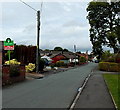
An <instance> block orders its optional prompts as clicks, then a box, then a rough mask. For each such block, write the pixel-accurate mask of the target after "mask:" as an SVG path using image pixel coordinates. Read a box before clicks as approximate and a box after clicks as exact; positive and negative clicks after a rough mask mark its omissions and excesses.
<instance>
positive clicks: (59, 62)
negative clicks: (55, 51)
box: [55, 61, 65, 67]
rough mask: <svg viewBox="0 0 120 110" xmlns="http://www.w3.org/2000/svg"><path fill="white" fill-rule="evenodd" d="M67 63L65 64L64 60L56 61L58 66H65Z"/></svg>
mask: <svg viewBox="0 0 120 110" xmlns="http://www.w3.org/2000/svg"><path fill="white" fill-rule="evenodd" d="M64 65H65V64H64V62H63V61H57V62H56V63H55V66H57V67H61V66H64Z"/></svg>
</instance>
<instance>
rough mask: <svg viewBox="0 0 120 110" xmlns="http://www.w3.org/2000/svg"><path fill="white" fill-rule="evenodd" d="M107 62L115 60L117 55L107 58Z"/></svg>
mask: <svg viewBox="0 0 120 110" xmlns="http://www.w3.org/2000/svg"><path fill="white" fill-rule="evenodd" d="M106 61H107V62H115V56H114V55H113V56H110V57H109V58H107V59H106Z"/></svg>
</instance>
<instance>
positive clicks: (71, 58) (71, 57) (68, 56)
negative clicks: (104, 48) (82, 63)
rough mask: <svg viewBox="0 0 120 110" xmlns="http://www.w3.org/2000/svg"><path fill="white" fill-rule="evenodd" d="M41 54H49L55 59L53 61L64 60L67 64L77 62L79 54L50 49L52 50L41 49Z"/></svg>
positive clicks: (48, 55)
mask: <svg viewBox="0 0 120 110" xmlns="http://www.w3.org/2000/svg"><path fill="white" fill-rule="evenodd" d="M40 55H41V56H42V57H43V56H47V57H49V58H51V59H52V60H53V61H52V63H56V62H57V61H63V62H64V63H65V64H68V63H71V62H75V61H76V62H78V55H76V54H75V53H73V52H65V51H54V50H50V51H41V52H40ZM42 57H41V58H42ZM75 59H76V60H75Z"/></svg>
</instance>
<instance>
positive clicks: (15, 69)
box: [10, 65, 20, 77]
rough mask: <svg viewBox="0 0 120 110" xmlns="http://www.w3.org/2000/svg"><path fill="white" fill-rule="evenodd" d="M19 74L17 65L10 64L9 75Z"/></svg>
mask: <svg viewBox="0 0 120 110" xmlns="http://www.w3.org/2000/svg"><path fill="white" fill-rule="evenodd" d="M19 75H20V69H19V65H10V77H17V76H19Z"/></svg>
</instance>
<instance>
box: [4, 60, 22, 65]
mask: <svg viewBox="0 0 120 110" xmlns="http://www.w3.org/2000/svg"><path fill="white" fill-rule="evenodd" d="M5 64H7V65H19V64H20V62H18V61H17V60H16V59H12V60H10V61H6V62H5Z"/></svg>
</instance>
